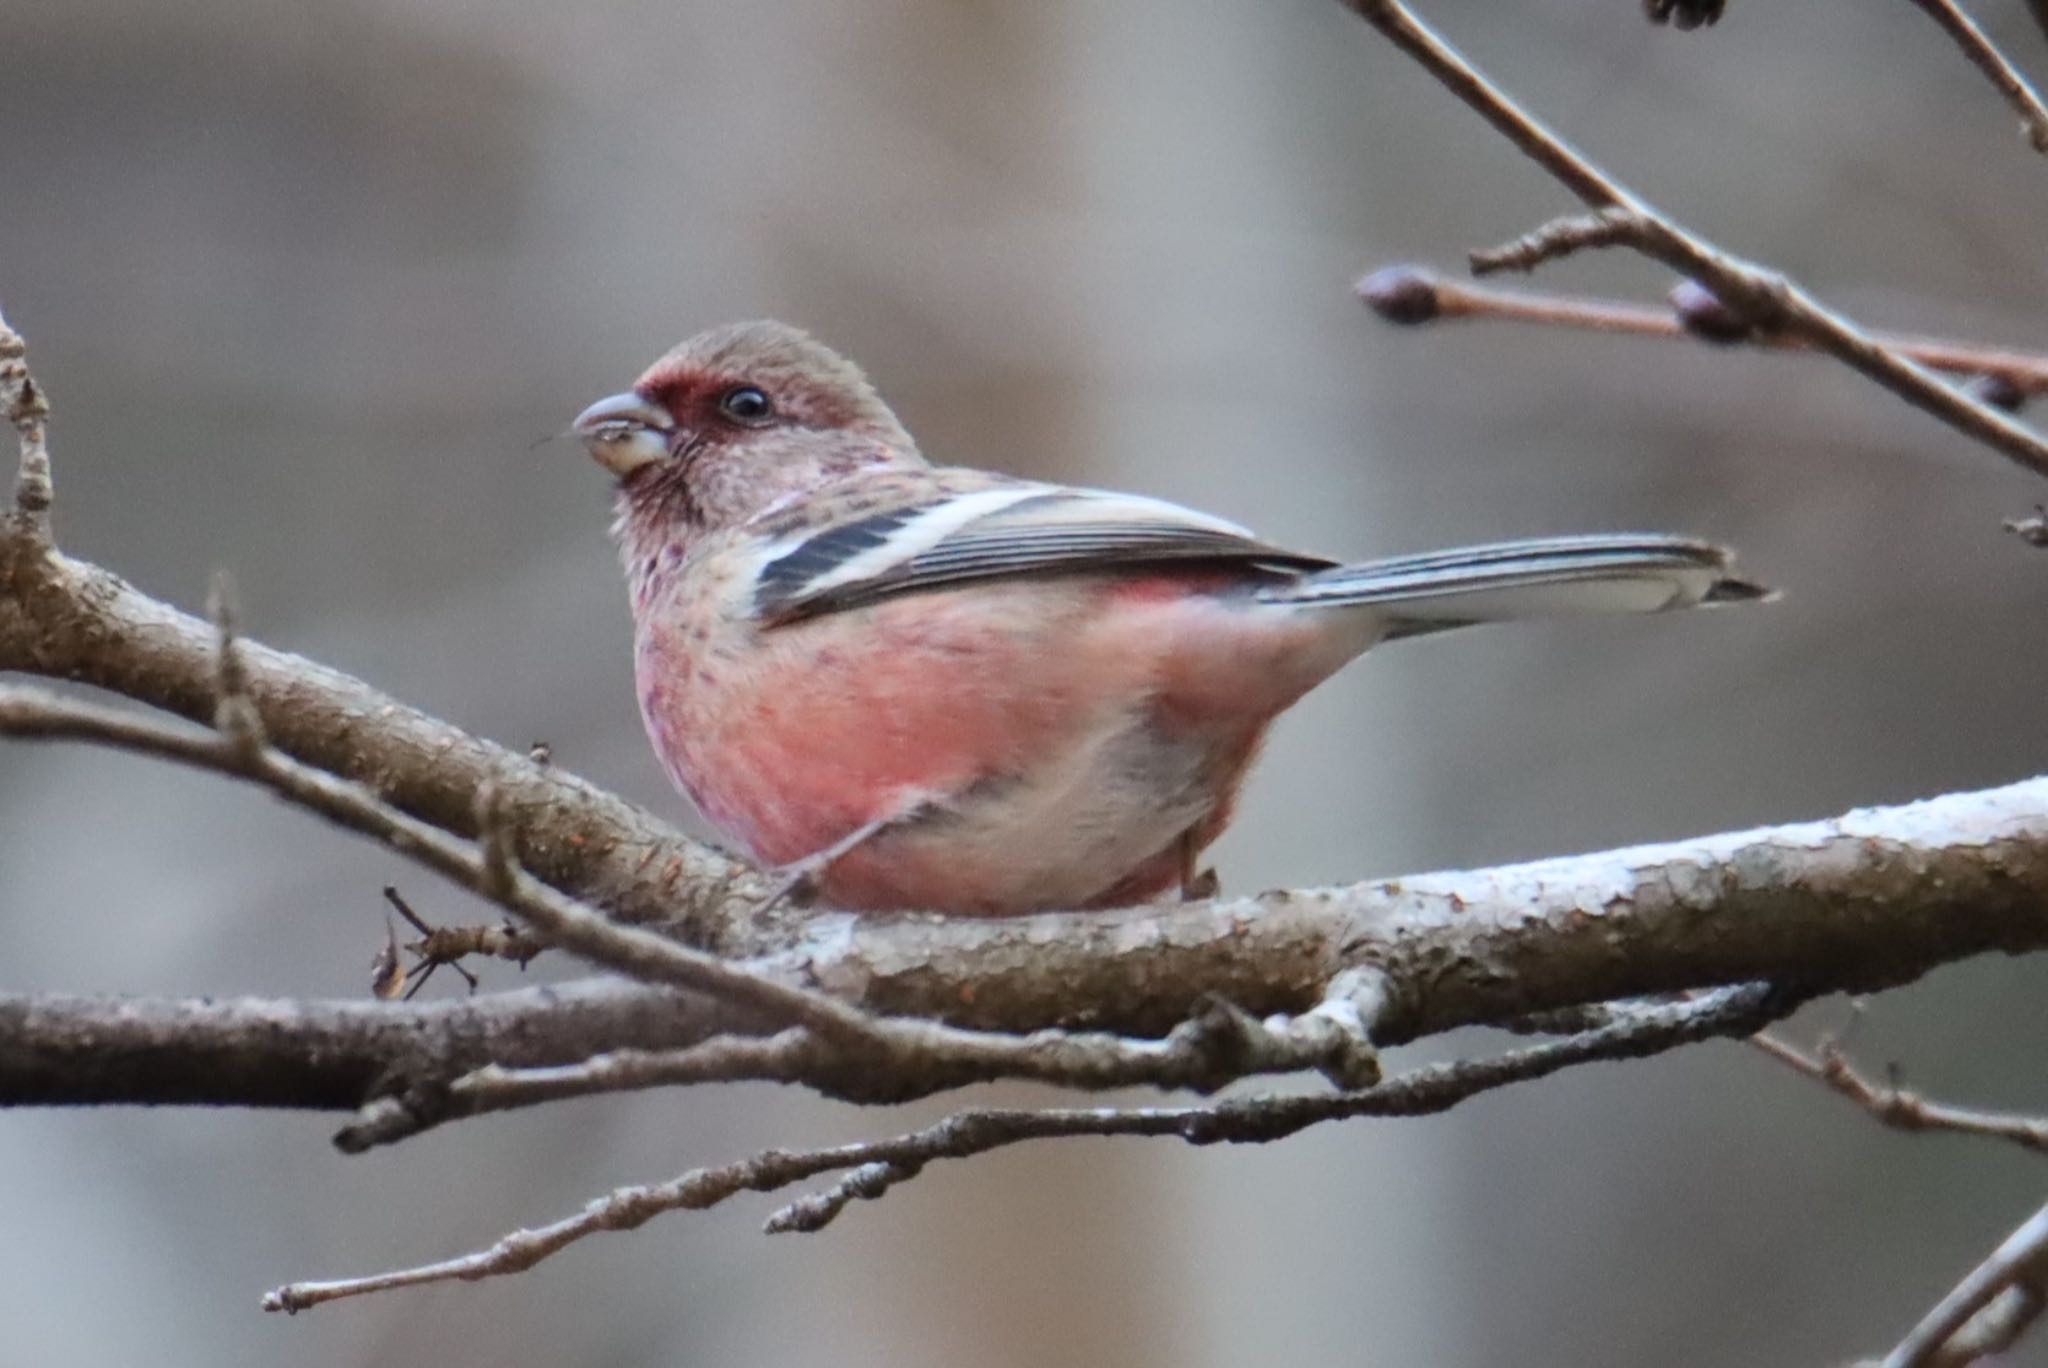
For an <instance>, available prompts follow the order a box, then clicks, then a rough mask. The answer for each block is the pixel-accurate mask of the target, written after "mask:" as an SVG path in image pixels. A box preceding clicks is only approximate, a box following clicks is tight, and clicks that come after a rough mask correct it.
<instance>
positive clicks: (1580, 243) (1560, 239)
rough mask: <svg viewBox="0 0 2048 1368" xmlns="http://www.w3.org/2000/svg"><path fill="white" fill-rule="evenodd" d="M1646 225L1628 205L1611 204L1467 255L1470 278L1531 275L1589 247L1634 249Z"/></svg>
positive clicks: (1551, 223)
mask: <svg viewBox="0 0 2048 1368" xmlns="http://www.w3.org/2000/svg"><path fill="white" fill-rule="evenodd" d="M1648 231H1649V221H1648V219H1647V218H1645V216H1644V215H1643V213H1642V212H1641V211H1640V210H1638V209H1635V208H1633V207H1631V206H1628V205H1620V204H1610V205H1607V206H1606V207H1604V208H1600V209H1595V210H1594V211H1593V212H1592V213H1590V214H1567V215H1565V216H1563V217H1561V218H1554V219H1552V220H1550V222H1548V223H1545V224H1542V225H1540V226H1539V227H1537V228H1536V229H1535V230H1533V231H1531V232H1528V233H1524V234H1523V235H1522V236H1520V237H1518V238H1516V239H1515V240H1514V241H1513V242H1506V243H1502V244H1501V245H1500V246H1498V247H1480V248H1475V249H1474V250H1473V251H1472V252H1471V253H1469V254H1468V256H1467V260H1468V261H1469V262H1470V263H1471V266H1472V274H1473V275H1478V276H1484V275H1493V274H1494V273H1496V272H1498V271H1533V270H1535V269H1536V268H1537V267H1538V266H1541V265H1542V264H1543V263H1544V262H1546V261H1555V260H1557V259H1558V258H1559V257H1566V256H1570V255H1571V254H1572V253H1573V252H1577V251H1581V250H1584V249H1586V248H1589V247H1624V246H1634V245H1637V244H1639V243H1641V242H1642V241H1643V240H1644V236H1645V234H1646V233H1647V232H1648Z"/></svg>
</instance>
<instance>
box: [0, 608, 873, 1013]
mask: <svg viewBox="0 0 2048 1368" xmlns="http://www.w3.org/2000/svg"><path fill="white" fill-rule="evenodd" d="M223 646H224V647H225V649H224V650H223V651H222V653H221V654H222V658H223V660H224V661H232V660H233V659H234V650H233V638H232V636H229V635H226V634H225V633H224V634H223ZM222 677H223V679H230V678H234V677H236V672H235V669H234V667H233V666H231V665H225V664H224V666H223V669H222ZM220 711H221V715H222V716H223V718H224V719H235V718H240V719H242V720H241V721H238V722H235V723H234V725H235V726H236V727H237V728H238V730H237V731H236V732H235V733H226V732H211V733H210V732H199V731H193V730H190V729H187V728H184V727H180V726H174V725H170V724H166V723H163V722H159V721H157V720H156V719H154V718H148V717H142V716H138V715H135V714H131V713H125V712H121V711H118V710H116V709H113V708H108V707H104V706H102V705H99V704H95V703H87V702H84V701H81V700H77V699H70V698H65V697H62V696H61V695H58V694H54V693H51V692H49V691H48V690H44V689H37V688H34V687H31V686H27V685H0V733H6V734H11V735H15V736H27V737H43V738H50V737H62V738H68V739H73V740H85V741H93V742H98V743H100V744H103V745H109V746H114V747H116V748H118V749H122V750H130V751H137V752H140V753H143V754H148V755H154V756H157V757H159V758H161V759H166V760H174V761H177V762H179V763H181V764H186V765H191V766H194V767H196V768H200V769H206V770H212V771H214V772H216V773H220V774H226V775H230V776H233V777H235V778H240V779H245V780H248V781H249V782H251V783H255V784H259V785H262V786H263V787H265V788H268V789H270V790H272V791H273V792H275V793H277V794H278V795H279V796H280V797H283V798H285V799H287V800H289V801H291V802H292V803H294V804H295V805H297V806H299V807H303V808H305V809H307V810H309V811H311V812H315V813H318V814H319V815H320V816H322V817H325V818H327V819H328V820H329V821H331V822H334V823H336V824H337V825H340V826H343V827H347V828H348V829H350V830H352V831H356V832H359V833H361V834H363V835H366V836H370V837H372V838H374V839H376V840H379V841H381V842H383V843H384V844H385V845H387V846H389V847H391V848H392V849H393V850H396V851H397V852H399V853H400V854H402V855H404V856H406V857H407V858H409V859H412V860H414V861H416V862H418V863H419V864H421V865H424V866H425V867H427V868H429V869H432V870H433V871H435V872H436V873H438V874H441V875H443V876H444V877H446V878H448V879H450V880H452V881H453V882H455V883H456V884H458V885H460V886H462V887H464V888H468V889H470V890H472V891H474V892H477V893H481V894H485V895H486V896H490V895H491V894H492V893H493V892H495V893H496V894H497V896H496V897H495V899H494V900H495V901H497V902H498V903H499V904H500V905H501V906H503V907H505V909H506V910H507V911H509V912H512V913H513V914H514V915H516V916H518V917H520V918H521V919H522V920H524V921H526V922H528V923H530V924H531V925H533V926H535V927H536V928H538V929H539V931H540V932H541V933H542V935H543V936H545V937H546V938H547V939H548V940H550V941H551V942H553V943H554V944H557V945H560V946H561V947H562V948H564V949H566V950H570V951H572V952H574V953H576V954H579V955H583V956H585V957H586V958H589V959H591V960H593V961H595V962H597V963H599V964H603V965H605V966H606V967H607V968H611V969H615V970H618V971H619V972H620V973H624V974H628V975H631V976H632V977H635V978H638V979H640V980H642V981H644V982H650V983H663V984H667V985H669V986H671V987H677V988H689V989H693V990H695V991H698V992H702V993H707V994H709V995H711V996H713V997H716V998H719V999H721V1000H722V1001H726V1002H730V1003H733V1004H735V1005H737V1006H740V1007H744V1008H748V1009H751V1010H754V1011H758V1012H763V1013H766V1014H767V1015H769V1016H771V1017H774V1018H777V1019H780V1020H783V1021H787V1022H791V1023H794V1024H801V1025H804V1026H807V1027H810V1028H811V1029H813V1030H816V1031H817V1032H818V1033H819V1034H820V1035H822V1036H824V1037H826V1038H827V1039H834V1040H848V1041H860V1040H865V1039H867V1037H868V1030H869V1026H870V1022H871V1019H870V1018H869V1017H868V1016H867V1015H866V1014H865V1013H863V1012H861V1011H859V1009H857V1008H853V1007H849V1006H847V1005H846V1004H845V1003H843V1002H840V1001H838V1000H837V999H834V998H830V997H827V996H826V995H825V994H823V993H816V992H811V991H808V990H806V989H802V988H797V987H794V986H792V985H790V984H786V983H781V982H777V981H775V980H773V979H770V978H765V977H762V976H760V975H756V974H751V973H747V972H745V971H743V970H740V969H736V968H734V967H733V966H732V965H730V964H728V963H726V962H724V961H722V960H719V959H717V958H715V957H713V956H710V955H706V954H703V953H702V952H700V951H695V950H690V949H687V948H686V947H684V946H681V945H678V944H676V943H675V942H673V941H670V940H667V939H665V938H663V937H660V936H657V935H654V934H653V933H652V932H648V931H642V930H639V929H638V928H635V927H628V926H618V925H615V924H612V923H608V922H606V921H605V919H604V918H603V917H602V916H601V915H599V914H598V913H596V912H594V911H592V910H591V909H589V908H587V907H584V906H582V905H581V904H579V903H576V902H574V901H572V900H571V899H569V898H566V897H564V896H563V895H561V894H560V893H557V892H556V891H555V890H554V889H552V888H549V887H548V886H547V885H545V884H542V883H540V882H539V881H538V880H535V879H533V878H531V877H530V876H527V875H524V874H523V873H518V872H516V871H515V872H514V874H513V875H512V877H511V878H510V879H509V880H507V881H504V882H503V884H502V886H500V885H499V882H498V881H497V880H495V879H494V878H493V876H492V875H491V874H490V872H489V871H488V868H487V864H488V862H487V861H486V860H485V859H484V858H483V856H482V855H481V854H480V853H479V852H478V851H477V849H476V848H474V847H473V846H471V845H470V844H469V843H468V842H466V841H461V840H458V839H457V838H455V837H453V836H450V835H449V834H448V833H447V832H445V831H442V830H440V829H439V828H437V827H432V826H429V825H427V824H426V823H425V822H422V821H420V820H418V819H417V818H414V817H410V816H408V815H406V814H405V813H402V812H399V811H398V810H397V809H395V808H393V807H391V806H389V805H388V804H386V803H384V802H383V801H382V800H380V799H379V798H377V796H376V795H375V794H373V793H371V792H370V791H369V790H368V789H366V788H364V787H362V786H361V785H359V784H356V783H352V782H350V781H349V780H346V779H339V778H336V777H335V776H334V775H331V774H328V773H326V772H325V771H322V770H316V769H314V768H313V767H311V766H310V765H304V764H301V763H299V762H298V761H296V760H293V759H292V758H291V757H289V756H287V755H284V754H283V753H281V752H279V751H277V750H276V749H274V748H272V747H271V746H269V745H267V744H265V743H264V742H263V740H262V737H261V732H260V730H255V731H251V730H250V728H251V727H255V728H260V722H258V721H256V720H255V708H254V704H253V703H251V702H250V701H249V700H248V699H247V698H246V696H242V695H234V694H229V695H225V696H224V697H223V699H222V703H221V709H220Z"/></svg>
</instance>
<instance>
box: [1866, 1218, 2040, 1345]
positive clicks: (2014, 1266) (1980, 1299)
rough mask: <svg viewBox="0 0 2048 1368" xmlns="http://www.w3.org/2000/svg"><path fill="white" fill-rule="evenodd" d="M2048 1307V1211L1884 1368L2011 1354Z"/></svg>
mask: <svg viewBox="0 0 2048 1368" xmlns="http://www.w3.org/2000/svg"><path fill="white" fill-rule="evenodd" d="M2044 1307H2048V1206H2044V1207H2042V1208H2041V1209H2040V1210H2039V1211H2037V1212H2035V1213H2034V1214H2033V1215H2032V1216H2030V1217H2028V1218H2027V1220H2026V1221H2025V1222H2024V1223H2023V1224H2022V1225H2021V1226H2020V1228H2019V1229H2018V1230H2015V1231H2014V1232H2013V1233H2012V1234H2011V1235H2009V1236H2007V1237H2006V1239H2005V1242H2004V1243H2003V1244H2001V1245H1999V1246H1998V1248H1997V1249H1994V1250H1993V1251H1992V1252H1991V1255H1990V1257H1988V1258H1987V1259H1985V1260H1984V1262H1983V1263H1981V1264H1979V1265H1977V1267H1976V1268H1974V1269H1972V1270H1970V1274H1969V1276H1968V1277H1966V1278H1964V1279H1963V1280H1962V1281H1961V1282H1960V1283H1957V1284H1956V1287H1955V1290H1954V1291H1952V1292H1950V1293H1949V1294H1948V1295H1947V1296H1946V1297H1943V1298H1942V1299H1941V1301H1940V1302H1938V1303H1936V1305H1935V1307H1934V1309H1933V1310H1931V1311H1929V1312H1928V1313H1927V1315H1926V1316H1925V1317H1924V1318H1922V1320H1921V1321H1920V1323H1919V1324H1918V1325H1916V1326H1914V1327H1913V1329H1912V1330H1911V1332H1910V1333H1908V1334H1907V1336H1906V1337H1905V1338H1904V1339H1902V1340H1900V1341H1899V1345H1898V1347H1897V1348H1896V1349H1894V1350H1892V1351H1891V1353H1889V1354H1887V1355H1886V1356H1885V1359H1884V1364H1883V1368H1932V1366H1933V1365H1941V1368H1948V1366H1949V1365H1960V1364H1965V1363H1969V1362H1972V1361H1973V1360H1975V1359H1978V1358H1981V1357H1983V1356H1985V1355H1988V1354H1993V1353H1998V1352H2001V1351H2003V1350H2004V1349H2006V1348H2009V1347H2010V1346H2011V1345H2012V1344H2013V1342H2014V1341H2016V1340H2017V1339H2018V1338H2019V1336H2020V1335H2021V1333H2022V1332H2024V1331H2025V1330H2026V1328H2027V1327H2028V1326H2029V1325H2031V1324H2032V1323H2033V1322H2034V1321H2035V1320H2036V1319H2037V1318H2038V1317H2039V1316H2040V1314H2041V1312H2042V1310H2043V1308H2044Z"/></svg>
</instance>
